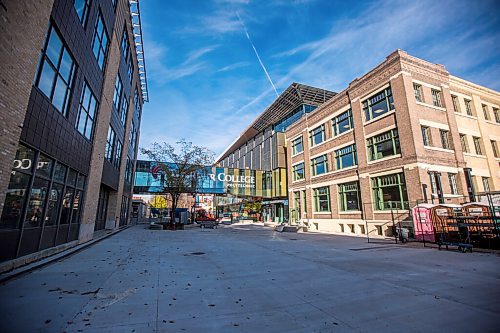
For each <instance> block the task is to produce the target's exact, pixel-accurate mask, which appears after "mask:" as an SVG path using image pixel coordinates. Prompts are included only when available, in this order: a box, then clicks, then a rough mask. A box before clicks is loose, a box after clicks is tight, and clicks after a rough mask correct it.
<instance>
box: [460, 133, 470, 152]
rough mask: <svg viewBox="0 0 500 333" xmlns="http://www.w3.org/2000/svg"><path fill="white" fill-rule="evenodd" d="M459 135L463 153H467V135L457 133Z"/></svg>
mask: <svg viewBox="0 0 500 333" xmlns="http://www.w3.org/2000/svg"><path fill="white" fill-rule="evenodd" d="M459 135H460V145H461V146H462V151H463V152H464V153H469V152H470V150H469V144H468V143H467V135H465V134H459Z"/></svg>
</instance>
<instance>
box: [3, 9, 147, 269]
mask: <svg viewBox="0 0 500 333" xmlns="http://www.w3.org/2000/svg"><path fill="white" fill-rule="evenodd" d="M132 13H134V15H132ZM138 14H139V4H138V2H133V3H132V2H131V3H129V1H127V0H113V1H109V0H92V1H90V0H75V1H65V0H55V1H51V0H35V1H13V0H7V1H2V5H1V6H0V16H1V18H2V25H1V27H0V32H1V33H0V38H1V45H2V47H1V50H0V55H1V65H0V66H1V71H0V77H1V80H0V124H1V134H0V135H1V140H0V152H1V155H0V205H1V206H0V213H1V219H0V260H1V261H9V262H11V263H12V266H11V267H13V266H15V265H17V264H16V262H18V263H19V262H27V261H30V260H33V259H34V258H38V257H43V256H44V255H47V254H48V253H54V252H57V251H60V250H62V249H65V248H67V247H70V246H74V245H76V244H78V243H82V242H86V241H88V240H90V239H92V238H93V237H94V232H95V231H99V230H101V229H116V228H118V227H120V226H123V225H126V224H127V223H128V221H129V211H130V206H131V198H132V179H133V173H134V165H135V161H136V158H137V142H138V137H139V126H140V121H141V112H142V105H143V103H144V101H145V100H146V101H147V84H146V77H145V67H144V65H145V64H144V60H143V50H142V33H141V28H140V26H141V25H140V15H138ZM21 257H22V258H21ZM16 258H20V259H19V260H17V259H16ZM16 260H17V261H16ZM4 266H5V265H4Z"/></svg>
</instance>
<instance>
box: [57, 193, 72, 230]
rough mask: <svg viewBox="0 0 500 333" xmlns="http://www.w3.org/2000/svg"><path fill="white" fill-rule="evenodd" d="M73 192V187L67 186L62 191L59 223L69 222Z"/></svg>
mask: <svg viewBox="0 0 500 333" xmlns="http://www.w3.org/2000/svg"><path fill="white" fill-rule="evenodd" d="M74 192H75V190H74V189H72V188H67V189H66V193H64V197H63V202H62V212H61V222H60V224H68V223H69V220H70V218H71V205H72V202H73V194H74Z"/></svg>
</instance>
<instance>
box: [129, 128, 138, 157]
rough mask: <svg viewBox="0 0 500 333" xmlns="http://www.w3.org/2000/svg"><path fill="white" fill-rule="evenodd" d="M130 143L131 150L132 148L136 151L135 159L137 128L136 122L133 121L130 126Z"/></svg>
mask: <svg viewBox="0 0 500 333" xmlns="http://www.w3.org/2000/svg"><path fill="white" fill-rule="evenodd" d="M129 141H130V148H132V150H133V151H134V157H135V145H136V143H137V127H136V125H135V122H134V121H132V124H131V126H130V135H129Z"/></svg>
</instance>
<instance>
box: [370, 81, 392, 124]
mask: <svg viewBox="0 0 500 333" xmlns="http://www.w3.org/2000/svg"><path fill="white" fill-rule="evenodd" d="M392 110H394V101H393V99H392V91H391V88H387V89H384V90H383V91H382V92H379V93H377V94H376V95H374V96H371V97H369V98H368V99H366V100H365V101H364V102H363V111H364V113H365V119H366V121H370V120H372V119H374V118H377V117H380V116H381V115H383V114H385V113H387V112H389V111H392Z"/></svg>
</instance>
